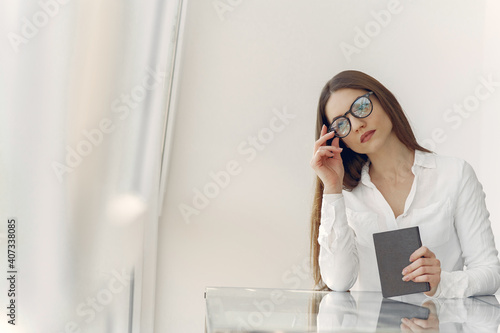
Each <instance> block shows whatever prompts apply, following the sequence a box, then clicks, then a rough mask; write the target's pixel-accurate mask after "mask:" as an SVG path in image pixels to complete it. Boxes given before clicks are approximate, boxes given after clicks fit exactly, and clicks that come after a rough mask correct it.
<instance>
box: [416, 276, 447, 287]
mask: <svg viewBox="0 0 500 333" xmlns="http://www.w3.org/2000/svg"><path fill="white" fill-rule="evenodd" d="M440 279H441V278H440V277H439V275H437V274H425V275H419V276H417V277H415V278H414V279H413V280H412V281H413V282H429V283H430V285H431V288H433V287H435V286H437V284H438V283H439V281H440Z"/></svg>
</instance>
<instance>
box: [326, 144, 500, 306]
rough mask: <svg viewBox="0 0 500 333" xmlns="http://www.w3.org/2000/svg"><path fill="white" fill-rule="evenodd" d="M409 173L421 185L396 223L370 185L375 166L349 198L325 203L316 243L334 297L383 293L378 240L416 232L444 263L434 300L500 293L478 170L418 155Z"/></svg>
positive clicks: (448, 159) (328, 198) (457, 161)
mask: <svg viewBox="0 0 500 333" xmlns="http://www.w3.org/2000/svg"><path fill="white" fill-rule="evenodd" d="M411 170H412V172H413V174H414V175H415V178H414V181H413V184H412V187H411V190H410V194H409V195H408V198H407V199H406V202H405V208H404V212H403V214H401V215H400V216H398V217H397V218H395V217H394V213H393V211H392V209H391V207H390V206H389V204H388V203H387V201H386V200H385V198H384V197H383V196H382V194H381V193H380V191H379V190H378V189H377V188H376V187H375V185H374V184H373V183H372V182H371V180H370V175H369V173H368V171H369V162H367V163H366V164H365V165H364V167H363V169H362V171H361V181H360V182H359V184H358V185H357V186H356V187H355V188H354V189H353V190H352V191H351V192H349V191H343V194H325V195H323V203H322V209H321V224H320V227H319V237H318V243H319V245H320V253H319V266H320V271H321V277H322V279H323V281H324V283H325V284H326V285H327V286H328V287H329V288H330V289H332V290H335V291H345V290H348V289H351V288H352V287H353V286H354V288H353V290H364V291H380V290H381V288H380V278H379V273H378V267H377V259H376V256H375V248H374V244H373V237H372V234H373V233H375V232H382V231H388V230H394V229H400V228H407V227H412V226H418V227H419V229H420V237H421V239H422V245H424V246H427V247H428V248H429V249H430V250H431V251H432V252H434V254H435V255H436V258H437V259H439V260H440V262H441V270H442V272H441V282H440V284H439V286H438V289H437V291H436V294H435V295H434V297H468V296H472V295H485V294H493V293H495V292H496V290H497V289H498V288H499V287H500V263H499V260H498V256H497V255H498V252H497V250H496V248H495V243H494V238H493V233H492V231H491V225H490V221H489V213H488V211H487V209H486V205H485V201H484V198H485V194H484V192H483V188H482V186H481V184H480V183H479V181H478V180H477V177H476V175H475V173H474V170H473V169H472V167H471V166H470V165H469V164H468V163H467V162H465V161H463V160H461V159H458V158H453V157H444V156H439V155H436V154H431V153H425V152H421V151H418V150H417V151H415V160H414V164H413V166H412V169H411ZM408 259H409V258H408ZM464 266H465V267H466V270H464ZM401 277H403V276H402V275H401Z"/></svg>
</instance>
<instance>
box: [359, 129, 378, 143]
mask: <svg viewBox="0 0 500 333" xmlns="http://www.w3.org/2000/svg"><path fill="white" fill-rule="evenodd" d="M373 133H375V130H371V131H368V132H366V133H365V134H363V135H362V136H361V139H360V141H361V143H365V142H367V141H368V140H370V139H371V138H372V136H373Z"/></svg>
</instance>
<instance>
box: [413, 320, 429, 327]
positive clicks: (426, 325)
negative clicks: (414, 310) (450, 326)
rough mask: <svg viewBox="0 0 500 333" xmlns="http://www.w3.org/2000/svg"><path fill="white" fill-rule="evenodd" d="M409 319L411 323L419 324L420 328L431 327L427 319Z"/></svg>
mask: <svg viewBox="0 0 500 333" xmlns="http://www.w3.org/2000/svg"><path fill="white" fill-rule="evenodd" d="M411 321H412V322H413V323H415V325H418V326H420V327H422V328H429V327H431V325H430V323H429V321H428V320H425V319H418V318H412V320H411Z"/></svg>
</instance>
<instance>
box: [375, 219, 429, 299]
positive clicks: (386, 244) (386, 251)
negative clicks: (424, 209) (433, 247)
mask: <svg viewBox="0 0 500 333" xmlns="http://www.w3.org/2000/svg"><path fill="white" fill-rule="evenodd" d="M373 242H374V243H375V253H376V255H377V264H378V272H379V275H380V285H381V287H382V296H384V297H392V296H400V295H407V294H414V293H420V292H425V291H429V290H430V285H429V283H428V282H413V281H408V282H405V281H403V280H402V278H403V275H402V274H401V271H402V270H403V268H405V267H406V266H408V265H409V264H410V255H411V254H412V253H413V252H415V250H416V249H418V248H419V247H421V246H422V241H421V240H420V232H419V230H418V227H411V228H405V229H397V230H392V231H385V232H379V233H374V234H373Z"/></svg>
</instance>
